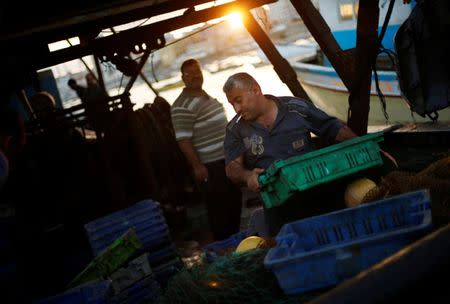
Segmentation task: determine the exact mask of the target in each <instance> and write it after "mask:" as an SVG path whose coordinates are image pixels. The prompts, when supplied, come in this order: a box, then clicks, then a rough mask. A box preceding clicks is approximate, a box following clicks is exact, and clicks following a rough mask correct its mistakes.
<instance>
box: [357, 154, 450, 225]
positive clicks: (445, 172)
mask: <svg viewBox="0 0 450 304" xmlns="http://www.w3.org/2000/svg"><path fill="white" fill-rule="evenodd" d="M419 189H429V191H430V195H431V200H432V202H433V204H432V209H433V217H434V219H437V220H438V222H442V223H446V222H448V221H449V220H450V156H449V157H445V158H443V159H440V160H437V161H435V162H433V163H432V164H430V165H429V166H428V167H426V168H425V169H423V170H422V171H420V172H418V173H412V172H405V171H393V172H391V173H389V174H387V175H386V176H384V177H382V178H381V181H380V182H379V183H378V185H377V186H376V187H374V188H373V189H372V190H370V191H369V192H368V193H367V194H366V195H365V197H364V199H363V203H369V202H372V201H376V200H380V199H384V198H386V197H389V196H393V195H398V194H402V193H406V192H411V191H415V190H419Z"/></svg>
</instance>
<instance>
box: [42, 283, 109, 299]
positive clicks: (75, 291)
mask: <svg viewBox="0 0 450 304" xmlns="http://www.w3.org/2000/svg"><path fill="white" fill-rule="evenodd" d="M110 285H111V282H110V281H109V280H102V281H92V282H88V283H86V284H84V285H81V286H78V287H76V288H72V289H69V290H67V291H65V292H64V293H61V294H58V295H55V296H51V297H48V298H46V299H42V300H39V301H35V302H33V303H34V304H74V303H84V304H103V303H105V304H106V303H108V297H109V296H110V293H111V289H110Z"/></svg>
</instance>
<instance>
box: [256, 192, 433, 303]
mask: <svg viewBox="0 0 450 304" xmlns="http://www.w3.org/2000/svg"><path fill="white" fill-rule="evenodd" d="M431 228H432V216H431V201H430V196H429V193H428V191H426V190H422V191H417V192H411V193H406V194H403V195H399V196H395V197H391V198H388V199H385V200H381V201H377V202H373V203H370V204H365V205H360V206H357V207H353V208H348V209H344V210H340V211H336V212H332V213H328V214H324V215H321V216H315V217H311V218H307V219H304V220H299V221H296V222H291V223H287V224H285V225H284V226H283V227H282V228H281V230H280V232H279V233H278V235H277V237H276V240H277V246H276V247H275V248H271V249H270V250H269V252H268V253H267V255H266V257H265V259H264V265H265V266H266V267H267V268H269V269H271V270H272V271H273V272H274V273H275V275H276V277H277V279H278V283H279V285H280V287H281V288H282V289H283V290H284V292H285V293H286V294H296V293H302V292H305V291H309V290H313V289H317V288H324V287H329V286H333V285H336V284H338V283H340V282H342V281H343V280H345V279H347V278H350V277H352V276H354V275H355V274H357V273H358V272H360V271H363V270H365V269H367V268H369V267H371V266H372V265H374V264H376V263H378V262H380V261H381V260H383V259H384V258H386V257H388V256H390V255H391V254H393V253H395V252H396V251H398V250H400V249H401V248H403V247H404V246H406V245H408V244H410V243H412V242H413V241H415V240H417V239H418V238H420V237H421V236H423V235H424V234H426V233H427V232H429V231H430V229H431Z"/></svg>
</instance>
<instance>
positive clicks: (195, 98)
mask: <svg viewBox="0 0 450 304" xmlns="http://www.w3.org/2000/svg"><path fill="white" fill-rule="evenodd" d="M181 74H182V76H181V77H182V79H183V82H184V84H185V88H184V89H183V91H182V93H181V94H180V96H179V97H178V98H177V99H176V100H175V102H174V103H173V105H172V108H171V115H172V123H173V127H174V130H175V137H176V139H177V142H178V145H179V147H180V149H181V151H182V152H183V154H184V155H185V156H186V158H187V160H188V162H189V164H190V165H191V168H192V171H193V174H194V177H195V180H196V181H197V184H198V186H199V188H200V190H201V191H202V193H203V194H204V198H205V203H206V208H207V211H208V218H209V223H210V227H211V230H212V233H213V236H214V239H215V240H221V239H224V238H227V237H228V236H230V235H232V234H234V233H236V232H238V231H239V221H240V213H241V191H240V189H239V188H237V187H236V186H235V185H234V184H233V183H232V182H231V181H230V180H229V179H228V178H227V177H226V175H225V161H224V148H223V141H224V139H225V128H226V125H227V123H228V121H227V119H226V116H225V111H224V108H223V106H222V104H221V103H219V102H218V101H217V100H216V99H215V98H212V97H211V96H209V95H208V94H207V93H206V92H205V91H204V90H203V89H202V85H203V74H202V70H201V66H200V62H199V61H198V60H195V59H189V60H186V61H185V62H184V63H183V64H182V65H181Z"/></svg>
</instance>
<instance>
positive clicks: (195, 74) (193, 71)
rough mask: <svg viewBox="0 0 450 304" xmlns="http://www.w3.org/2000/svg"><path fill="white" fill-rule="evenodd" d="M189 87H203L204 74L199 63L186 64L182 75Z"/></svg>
mask: <svg viewBox="0 0 450 304" xmlns="http://www.w3.org/2000/svg"><path fill="white" fill-rule="evenodd" d="M181 78H182V79H183V82H184V84H185V86H186V88H188V89H201V88H202V85H203V74H202V70H201V68H200V66H199V65H198V64H190V65H188V66H185V67H184V69H183V74H182V76H181Z"/></svg>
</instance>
